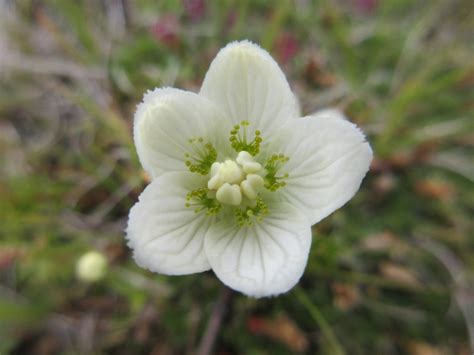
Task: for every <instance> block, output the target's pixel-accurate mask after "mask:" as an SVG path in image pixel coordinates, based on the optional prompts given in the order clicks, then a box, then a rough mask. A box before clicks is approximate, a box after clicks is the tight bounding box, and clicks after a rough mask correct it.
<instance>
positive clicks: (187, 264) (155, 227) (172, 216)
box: [127, 172, 213, 275]
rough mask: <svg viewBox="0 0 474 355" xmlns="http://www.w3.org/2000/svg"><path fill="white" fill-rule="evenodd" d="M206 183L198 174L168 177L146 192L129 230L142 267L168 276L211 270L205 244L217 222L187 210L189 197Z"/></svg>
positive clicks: (154, 182)
mask: <svg viewBox="0 0 474 355" xmlns="http://www.w3.org/2000/svg"><path fill="white" fill-rule="evenodd" d="M204 180H205V179H204ZM203 183H204V182H203V181H202V178H201V177H199V176H197V175H196V174H191V173H186V172H185V173H165V174H163V175H161V176H160V177H158V178H157V179H155V180H153V181H152V182H151V184H150V185H148V186H147V187H146V189H145V190H144V191H143V192H142V194H141V195H140V197H139V202H138V203H136V204H135V205H134V206H133V208H132V209H131V211H130V215H129V220H128V227H127V239H128V242H129V246H130V247H131V248H132V249H133V254H134V258H135V261H136V262H137V264H138V265H140V266H141V267H143V268H146V269H149V270H151V271H154V272H158V273H162V274H167V275H181V274H190V273H195V272H201V271H205V270H208V269H209V263H208V261H207V257H206V255H205V253H204V245H203V241H204V235H205V233H206V231H207V229H208V228H209V225H210V224H211V223H212V221H213V218H212V217H209V216H206V215H205V213H195V212H194V210H193V209H192V208H186V207H185V203H186V194H187V193H188V192H189V191H191V190H193V189H196V188H198V187H202V185H203Z"/></svg>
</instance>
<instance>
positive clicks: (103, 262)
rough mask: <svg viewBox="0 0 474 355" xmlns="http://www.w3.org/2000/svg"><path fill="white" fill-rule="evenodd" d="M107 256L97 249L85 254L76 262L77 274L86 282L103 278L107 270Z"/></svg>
mask: <svg viewBox="0 0 474 355" xmlns="http://www.w3.org/2000/svg"><path fill="white" fill-rule="evenodd" d="M107 266H108V262H107V259H106V257H105V256H104V255H103V254H102V253H99V252H97V251H89V252H87V253H85V254H83V255H82V256H81V257H80V258H79V260H78V261H77V264H76V276H77V278H78V279H79V280H81V281H85V282H96V281H99V280H100V279H102V278H103V277H104V276H105V274H106V272H107Z"/></svg>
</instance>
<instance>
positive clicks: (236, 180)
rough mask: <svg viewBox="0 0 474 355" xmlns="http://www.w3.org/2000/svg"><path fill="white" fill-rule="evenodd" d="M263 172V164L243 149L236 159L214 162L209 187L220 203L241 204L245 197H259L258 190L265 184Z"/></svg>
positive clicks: (254, 198)
mask: <svg viewBox="0 0 474 355" xmlns="http://www.w3.org/2000/svg"><path fill="white" fill-rule="evenodd" d="M262 173H263V168H262V166H261V165H260V164H259V163H257V162H256V161H254V159H253V157H252V155H251V154H250V153H248V152H246V151H244V150H243V151H241V152H239V154H238V155H237V159H236V160H235V161H234V160H230V159H227V160H225V161H224V162H222V163H219V162H215V163H213V164H212V166H211V172H210V179H209V181H208V183H207V187H208V189H209V191H210V192H211V193H212V192H215V194H216V195H215V196H216V199H217V201H219V202H220V203H222V204H224V205H231V206H239V205H240V204H241V203H242V199H243V198H244V199H245V198H247V199H248V200H250V201H255V200H256V199H257V196H258V191H259V190H260V189H261V188H262V187H263V186H264V184H265V182H264V179H263V177H262V176H261V175H260V174H262Z"/></svg>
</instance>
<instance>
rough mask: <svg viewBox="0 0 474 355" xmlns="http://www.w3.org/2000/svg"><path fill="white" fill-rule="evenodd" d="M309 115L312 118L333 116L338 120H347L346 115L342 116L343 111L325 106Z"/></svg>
mask: <svg viewBox="0 0 474 355" xmlns="http://www.w3.org/2000/svg"><path fill="white" fill-rule="evenodd" d="M310 116H311V117H313V118H333V119H339V120H347V117H346V116H344V113H343V112H342V111H341V110H339V109H337V108H326V109H323V110H319V111H316V112H315V113H313V114H312V115H310Z"/></svg>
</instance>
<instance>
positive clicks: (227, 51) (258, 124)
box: [199, 41, 300, 139]
mask: <svg viewBox="0 0 474 355" xmlns="http://www.w3.org/2000/svg"><path fill="white" fill-rule="evenodd" d="M199 95H202V96H204V97H207V98H209V99H210V100H212V101H213V102H214V103H215V104H216V105H219V106H220V107H221V108H222V109H223V110H224V111H225V112H226V114H227V115H229V116H230V117H231V118H232V120H233V121H234V122H235V123H239V122H241V121H242V120H247V121H249V122H250V123H251V125H250V129H259V130H261V131H262V137H263V138H264V139H265V137H267V136H268V135H271V134H272V132H274V131H275V130H278V128H279V127H280V126H281V125H283V124H284V123H285V122H286V121H288V120H289V119H290V118H294V117H299V116H300V115H299V108H298V103H297V101H296V99H295V97H294V95H293V93H292V92H291V89H290V86H289V85H288V82H287V80H286V78H285V75H284V74H283V72H282V71H281V69H280V68H279V66H278V64H277V63H276V62H275V61H274V60H273V58H272V57H271V56H270V54H268V52H267V51H265V50H263V49H262V48H260V47H259V46H257V45H256V44H253V43H251V42H249V41H242V42H233V43H230V44H228V45H227V46H226V47H225V48H223V49H221V51H220V52H219V53H218V54H217V56H216V58H215V59H214V60H213V62H212V63H211V66H210V68H209V71H208V72H207V74H206V77H205V79H204V82H203V84H202V88H201V92H200V93H199Z"/></svg>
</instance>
